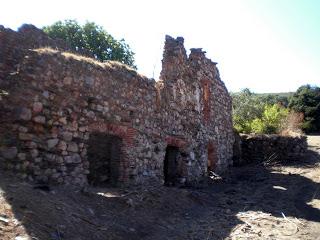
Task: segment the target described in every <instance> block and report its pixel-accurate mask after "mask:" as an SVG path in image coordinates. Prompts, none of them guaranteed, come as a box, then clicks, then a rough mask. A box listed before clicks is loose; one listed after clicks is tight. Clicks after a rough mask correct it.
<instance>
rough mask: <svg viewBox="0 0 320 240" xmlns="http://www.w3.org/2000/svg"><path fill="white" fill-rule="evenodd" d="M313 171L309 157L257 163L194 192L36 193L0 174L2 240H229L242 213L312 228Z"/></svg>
mask: <svg viewBox="0 0 320 240" xmlns="http://www.w3.org/2000/svg"><path fill="white" fill-rule="evenodd" d="M318 164H319V155H317V154H316V153H315V152H312V151H311V152H309V153H308V157H307V158H306V160H305V161H301V162H299V163H297V162H295V163H290V164H287V166H283V167H278V168H277V169H276V170H275V168H270V167H269V168H267V167H264V166H263V165H262V164H260V165H259V164H256V165H251V166H246V167H240V168H234V169H233V170H231V171H230V173H229V174H230V175H229V178H228V179H226V180H224V181H220V182H216V183H214V184H209V185H208V186H205V187H202V188H198V189H194V188H189V189H179V188H168V187H158V186H155V187H148V188H143V187H140V188H139V187H137V188H133V189H132V188H131V189H111V188H110V189H109V188H108V189H106V188H105V189H98V188H92V189H89V190H77V189H75V188H72V187H55V188H47V187H43V188H35V186H34V185H31V184H29V183H20V182H19V181H18V180H16V179H15V178H14V176H12V175H11V176H10V175H8V174H7V173H1V181H0V188H1V189H2V192H1V194H2V197H3V198H2V199H1V200H0V201H1V202H0V203H1V207H0V210H1V212H0V214H1V217H2V218H5V219H9V222H8V223H5V222H1V221H0V226H1V228H0V233H1V230H2V234H3V235H2V236H1V234H0V238H1V239H4V240H5V239H15V237H16V236H17V235H19V236H20V237H23V236H24V235H25V234H28V235H29V236H31V237H30V239H41V240H42V239H43V240H48V239H53V240H62V239H68V240H69V239H72V240H73V239H86V240H87V239H95V240H98V239H137V240H138V239H139V240H140V239H159V240H160V239H161V240H163V239H199V240H200V239H201V240H202V239H231V238H229V236H230V233H231V232H232V231H233V229H234V228H235V227H236V226H237V225H238V224H241V223H243V222H242V221H241V220H240V219H239V217H238V216H237V214H239V213H240V212H248V211H256V212H257V211H261V212H263V213H268V214H271V215H272V216H275V217H279V218H283V216H286V217H296V218H298V219H301V220H306V221H308V222H311V223H316V224H318V223H320V210H319V209H317V208H314V207H312V206H311V205H309V204H308V203H309V202H310V201H312V200H314V199H320V189H319V188H320V184H319V183H316V182H315V181H313V180H312V176H313V174H314V175H315V176H319V173H320V172H319V165H318ZM291 169H292V170H291ZM316 169H317V170H316ZM313 171H318V172H317V173H316V172H313ZM308 174H310V178H309V176H307V175H308ZM317 174H318V175H317ZM306 176H307V177H306ZM5 202H7V205H6V204H5ZM10 208H11V209H10ZM13 219H16V220H13ZM317 226H320V225H317ZM306 231H311V232H312V229H307V230H306ZM318 231H320V230H318ZM315 234H316V233H315ZM318 234H319V233H318ZM20 239H23V238H20ZM25 239H28V238H25ZM257 239H259V238H257ZM260 239H261V238H260ZM262 239H263V238H262ZM291 239H294V238H291ZM304 239H308V238H304ZM310 239H311V238H310Z"/></svg>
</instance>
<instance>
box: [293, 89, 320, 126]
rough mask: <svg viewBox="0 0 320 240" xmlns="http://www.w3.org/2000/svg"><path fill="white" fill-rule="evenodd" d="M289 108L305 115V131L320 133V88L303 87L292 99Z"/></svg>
mask: <svg viewBox="0 0 320 240" xmlns="http://www.w3.org/2000/svg"><path fill="white" fill-rule="evenodd" d="M289 108H291V109H293V110H294V111H296V112H302V113H303V114H304V124H303V126H302V128H303V130H305V131H306V132H319V131H320V87H316V86H311V85H303V86H301V87H299V88H298V90H297V91H296V92H295V94H294V95H293V96H292V97H291V98H290V101H289Z"/></svg>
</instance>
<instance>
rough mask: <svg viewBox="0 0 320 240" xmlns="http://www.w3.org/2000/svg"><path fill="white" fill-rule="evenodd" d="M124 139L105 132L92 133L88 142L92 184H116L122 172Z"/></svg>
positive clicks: (89, 177) (89, 176) (89, 178)
mask: <svg viewBox="0 0 320 240" xmlns="http://www.w3.org/2000/svg"><path fill="white" fill-rule="evenodd" d="M121 145H122V139H121V138H120V137H118V136H114V135H108V134H104V133H92V134H91V135H90V139H89V142H88V154H87V156H88V161H89V165H90V166H89V171H90V173H89V175H88V181H89V183H90V184H92V185H98V186H101V185H106V184H111V185H116V184H117V182H118V179H119V174H120V172H119V171H120V160H121Z"/></svg>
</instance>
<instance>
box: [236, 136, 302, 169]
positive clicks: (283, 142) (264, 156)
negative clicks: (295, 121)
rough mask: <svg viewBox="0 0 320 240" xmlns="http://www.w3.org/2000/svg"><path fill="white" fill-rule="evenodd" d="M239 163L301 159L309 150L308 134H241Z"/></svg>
mask: <svg viewBox="0 0 320 240" xmlns="http://www.w3.org/2000/svg"><path fill="white" fill-rule="evenodd" d="M240 138H241V144H240V146H241V160H239V161H238V162H237V163H238V165H241V164H246V163H251V162H257V161H294V160H299V158H301V157H302V156H303V155H304V154H305V152H306V150H307V138H306V136H302V135H301V136H280V135H253V134H250V135H247V134H241V135H240Z"/></svg>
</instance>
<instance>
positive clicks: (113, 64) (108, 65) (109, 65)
mask: <svg viewBox="0 0 320 240" xmlns="http://www.w3.org/2000/svg"><path fill="white" fill-rule="evenodd" d="M32 51H34V52H36V53H38V54H39V55H43V54H45V55H60V56H62V57H64V58H65V59H68V60H69V59H71V60H75V61H79V62H84V63H87V64H90V65H94V66H96V67H101V68H103V69H112V70H117V71H128V72H131V73H133V74H135V75H137V76H139V77H141V78H147V77H146V76H144V75H142V74H139V73H138V72H137V71H136V70H135V69H133V68H131V67H130V66H128V65H126V64H123V63H121V62H118V61H111V60H109V61H105V62H100V61H98V60H96V59H94V58H90V57H86V56H82V55H79V54H75V53H71V52H62V51H59V50H56V49H52V48H50V47H42V48H37V49H33V50H32Z"/></svg>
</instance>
